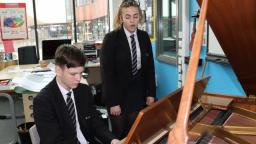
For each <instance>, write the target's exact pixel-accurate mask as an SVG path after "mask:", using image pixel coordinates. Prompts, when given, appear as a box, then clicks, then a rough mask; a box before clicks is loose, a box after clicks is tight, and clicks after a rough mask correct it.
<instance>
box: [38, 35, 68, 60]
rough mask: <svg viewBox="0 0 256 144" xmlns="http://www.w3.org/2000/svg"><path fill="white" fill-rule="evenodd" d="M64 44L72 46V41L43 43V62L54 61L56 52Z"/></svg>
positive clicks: (63, 40) (48, 41) (57, 40)
mask: <svg viewBox="0 0 256 144" xmlns="http://www.w3.org/2000/svg"><path fill="white" fill-rule="evenodd" d="M62 44H71V39H55V40H43V41H42V53H43V60H49V59H54V55H55V51H56V50H57V48H58V47H59V46H60V45H62Z"/></svg>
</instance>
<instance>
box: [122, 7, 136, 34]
mask: <svg viewBox="0 0 256 144" xmlns="http://www.w3.org/2000/svg"><path fill="white" fill-rule="evenodd" d="M120 18H121V22H122V23H123V26H124V27H125V28H126V29H127V30H128V31H129V32H134V31H135V30H136V29H137V27H138V24H139V21H140V14H139V9H138V8H137V7H133V6H131V7H127V8H122V14H121V16H120Z"/></svg>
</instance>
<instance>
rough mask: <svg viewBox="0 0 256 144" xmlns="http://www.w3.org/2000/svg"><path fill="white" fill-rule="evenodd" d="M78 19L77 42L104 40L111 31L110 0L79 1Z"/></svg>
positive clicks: (77, 7) (77, 8)
mask: <svg viewBox="0 0 256 144" xmlns="http://www.w3.org/2000/svg"><path fill="white" fill-rule="evenodd" d="M77 2H79V0H77ZM76 21H77V42H86V41H95V40H102V39H103V38H104V36H105V34H106V33H107V32H108V31H109V16H108V0H87V1H86V2H85V3H83V4H82V3H81V2H80V3H77V6H76Z"/></svg>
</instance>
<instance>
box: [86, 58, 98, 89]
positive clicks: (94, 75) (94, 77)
mask: <svg viewBox="0 0 256 144" xmlns="http://www.w3.org/2000/svg"><path fill="white" fill-rule="evenodd" d="M85 71H86V72H87V73H88V77H87V78H86V80H87V82H88V84H96V85H97V84H100V83H101V82H102V81H101V73H100V63H99V62H96V63H94V62H90V61H89V62H88V63H86V65H85Z"/></svg>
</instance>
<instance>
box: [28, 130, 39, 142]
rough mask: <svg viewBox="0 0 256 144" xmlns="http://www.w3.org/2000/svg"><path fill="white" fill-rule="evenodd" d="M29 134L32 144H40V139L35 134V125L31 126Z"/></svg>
mask: <svg viewBox="0 0 256 144" xmlns="http://www.w3.org/2000/svg"><path fill="white" fill-rule="evenodd" d="M29 134H30V138H31V142H32V144H40V137H39V135H38V133H37V129H36V125H33V126H32V127H31V128H30V129H29Z"/></svg>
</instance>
